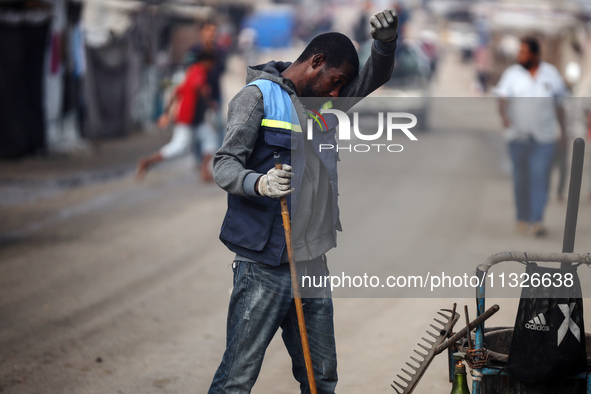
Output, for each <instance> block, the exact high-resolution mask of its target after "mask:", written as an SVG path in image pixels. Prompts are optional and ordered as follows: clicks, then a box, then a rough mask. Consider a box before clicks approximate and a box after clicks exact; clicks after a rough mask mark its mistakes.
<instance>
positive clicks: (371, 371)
mask: <svg viewBox="0 0 591 394" xmlns="http://www.w3.org/2000/svg"><path fill="white" fill-rule="evenodd" d="M475 102H476V101H475V100H464V101H461V102H456V103H455V104H454V103H453V102H452V104H454V105H451V106H450V105H449V104H450V100H438V101H435V102H434V105H433V113H432V114H431V122H432V124H433V131H432V132H430V133H427V134H418V138H419V141H417V142H414V143H413V144H411V143H409V142H408V141H404V142H400V143H402V144H404V147H405V150H404V151H403V152H402V153H398V154H391V155H379V156H376V157H375V159H372V160H361V161H360V160H358V157H356V156H353V154H348V153H346V152H345V153H344V154H343V155H342V162H341V185H342V186H341V212H342V221H343V225H344V229H345V232H344V233H342V234H341V235H340V238H339V247H338V248H337V249H336V250H335V251H332V252H331V253H330V254H329V266H330V267H331V269H332V270H333V273H338V272H341V271H343V272H347V273H350V274H353V275H356V274H357V273H363V272H368V273H371V274H376V275H391V274H394V273H397V272H410V273H412V272H417V273H423V272H425V271H428V270H430V271H433V272H436V271H438V272H439V271H446V270H449V271H451V270H458V271H463V272H468V273H469V272H472V271H473V269H474V267H475V266H476V265H477V264H478V263H479V262H480V261H482V260H483V259H484V258H485V257H486V256H488V255H490V254H492V253H495V252H499V251H503V250H539V251H559V250H560V248H561V244H562V243H561V240H562V226H563V223H564V209H565V206H564V205H560V204H557V203H555V202H552V203H551V204H550V205H549V207H548V211H547V224H548V227H549V230H550V235H549V237H548V238H546V239H544V240H535V239H533V238H529V237H525V236H520V237H518V236H516V235H515V233H514V231H513V205H512V200H511V193H510V177H509V174H508V172H507V163H506V156H505V151H504V146H503V143H502V141H501V139H500V136H499V135H498V133H497V131H496V127H497V124H496V122H497V121H498V120H497V119H496V115H495V113H494V110H493V108H494V107H490V106H487V105H480V104H478V105H477V104H475ZM454 108H455V109H456V111H455V112H454V111H453V109H454ZM400 141H402V140H400ZM368 174H370V175H368ZM378 181H379V182H378ZM376 185H377V186H376ZM584 190H586V189H584ZM0 209H1V211H0V216H1V217H2V220H1V221H0V236H1V239H2V243H1V244H0V392H5V393H204V392H206V390H207V387H208V385H209V383H210V381H211V378H212V376H213V373H214V371H215V369H216V367H217V365H218V363H219V361H220V359H221V355H222V352H223V349H224V338H225V314H226V308H227V301H228V297H229V290H230V287H231V279H232V275H231V274H232V272H231V268H230V264H231V259H232V254H231V253H230V252H228V251H227V250H226V249H225V247H224V246H223V245H222V244H221V243H220V242H219V241H218V231H219V227H220V224H221V220H222V218H223V214H224V211H225V194H224V192H223V191H221V190H220V189H218V188H217V187H216V186H214V185H203V184H200V183H199V182H198V181H197V176H196V174H195V172H194V171H193V170H192V168H191V162H190V159H189V158H187V159H183V160H179V161H176V162H174V163H171V164H169V165H166V166H163V167H161V168H159V169H157V170H156V171H154V172H153V173H151V174H150V175H149V176H148V178H147V179H146V181H145V182H144V183H141V184H138V183H136V182H135V181H134V180H133V179H132V178H131V176H127V177H123V178H119V179H116V180H112V181H109V182H104V183H97V184H91V185H87V186H84V187H80V188H71V189H67V190H63V191H60V192H56V193H53V194H51V195H49V196H45V197H44V198H40V199H37V200H33V201H28V202H27V201H24V202H18V201H12V202H11V203H10V204H6V205H3V206H2V207H1V208H0ZM590 215H591V207H590V206H589V204H586V202H584V203H583V204H582V207H581V211H580V216H579V233H578V238H577V244H576V245H577V246H576V250H577V251H586V250H588V249H591V220H589V218H590ZM582 270H583V274H582V276H585V275H587V276H589V275H588V271H587V269H586V268H582ZM471 294H472V293H471V292H470V293H469V295H468V297H471ZM363 295H364V293H363V292H359V293H355V292H353V293H347V294H345V295H344V296H343V297H337V298H335V309H336V311H335V324H336V336H337V349H338V354H339V375H340V382H339V385H338V387H337V388H338V392H340V393H361V392H363V393H389V392H393V391H392V389H391V388H390V387H389V384H390V381H391V380H392V379H393V378H394V377H395V375H396V374H397V373H399V368H400V367H401V366H403V363H404V361H407V360H408V356H409V355H411V352H412V349H413V348H414V346H415V345H414V344H415V343H416V342H417V341H418V340H419V338H420V337H421V336H423V334H422V333H421V332H422V331H423V330H424V329H426V328H427V327H428V324H429V323H430V320H431V319H432V317H434V316H435V312H436V311H437V310H438V309H440V308H446V307H450V306H451V303H452V302H458V303H459V304H460V305H464V304H468V305H469V307H470V310H471V313H472V315H473V316H474V314H475V313H474V301H473V300H472V299H461V298H458V297H457V296H456V295H455V294H450V297H449V298H448V299H443V298H410V299H409V298H388V297H383V298H363ZM425 295H427V294H425ZM500 302H501V307H502V309H501V312H500V313H499V314H498V316H496V317H495V318H494V319H495V320H494V325H512V323H513V319H514V316H515V306H516V301H515V300H500ZM588 321H589V320H588ZM446 368H447V366H446V361H445V359H444V358H443V357H439V358H437V359H436V360H435V362H434V364H432V366H431V367H430V369H429V370H428V372H427V374H426V376H425V377H424V379H423V381H421V384H420V386H419V389H418V390H417V392H419V393H422V392H447V391H448V390H450V387H449V384H448V383H447V375H446ZM297 391H298V389H297V384H296V383H295V381H294V380H293V378H292V377H291V372H290V361H289V358H288V356H287V353H286V352H285V350H284V349H283V346H282V343H281V340H280V338H278V337H277V338H275V340H274V341H273V343H272V345H271V347H270V348H269V350H268V352H267V356H266V359H265V363H264V365H263V370H262V372H261V376H260V379H259V381H258V383H257V385H256V386H255V390H254V392H255V393H295V392H297Z"/></svg>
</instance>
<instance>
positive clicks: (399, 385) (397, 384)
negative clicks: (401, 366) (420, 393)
mask: <svg viewBox="0 0 591 394" xmlns="http://www.w3.org/2000/svg"><path fill="white" fill-rule="evenodd" d="M394 384H395V385H396V386H398V387H400V388H401V389H402V390H403V391H402V392H404V390H406V388H407V387H408V386H406V387H405V386H403V385H401V384H400V383H398V382H397V381H394Z"/></svg>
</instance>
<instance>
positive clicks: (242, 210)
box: [220, 79, 341, 266]
mask: <svg viewBox="0 0 591 394" xmlns="http://www.w3.org/2000/svg"><path fill="white" fill-rule="evenodd" d="M251 85H255V86H257V87H258V88H259V89H260V90H261V92H262V94H263V105H264V116H263V119H262V121H261V125H260V128H259V133H258V138H257V140H256V143H255V146H254V148H253V151H252V153H251V155H250V157H249V158H248V160H247V161H246V168H248V169H252V170H254V171H255V172H257V173H261V174H265V173H267V171H269V169H271V168H272V167H274V166H275V163H274V159H273V156H274V153H275V152H277V153H279V154H280V155H281V162H282V163H284V164H290V165H292V171H293V173H294V177H293V178H292V180H291V185H292V187H293V188H295V192H294V193H292V194H290V195H289V196H288V206H289V208H290V211H291V209H295V207H296V205H297V203H298V197H299V195H298V191H299V189H300V187H299V186H300V184H301V181H302V173H303V170H304V166H305V153H304V144H305V141H304V133H303V132H302V127H301V126H300V121H299V119H298V116H297V113H296V110H295V108H294V105H293V103H292V101H291V98H290V96H289V94H288V93H287V92H286V91H285V90H284V89H283V88H282V87H281V86H280V85H279V84H277V83H276V82H273V81H270V80H267V79H258V80H256V81H253V82H251V83H249V84H248V85H246V86H251ZM326 119H327V120H328V123H329V124H332V128H331V129H329V130H325V131H322V132H314V133H313V139H312V141H311V143H312V146H319V144H321V143H323V144H333V145H335V146H336V142H335V130H334V127H335V126H336V125H337V124H336V123H335V121H336V120H335V119H336V117H335V119H332V118H331V117H326ZM302 120H303V119H302ZM329 127H331V126H329ZM316 154H317V155H318V156H319V158H320V160H321V162H322V163H323V165H324V167H325V168H326V170H327V171H328V176H329V180H330V184H331V186H332V195H333V201H332V206H333V227H334V230H333V231H334V232H335V234H334V236H335V239H336V230H340V229H341V228H340V222H339V218H338V217H339V211H338V203H337V197H338V188H337V179H338V178H337V166H336V163H337V160H338V154H337V153H336V152H335V151H332V150H323V151H322V152H316ZM292 155H294V157H293V159H294V160H292ZM220 240H221V241H222V242H223V243H224V244H225V245H226V246H227V247H228V249H230V250H231V251H233V252H235V253H236V254H238V255H241V256H244V257H247V258H249V259H252V260H254V261H257V262H261V263H265V264H269V265H273V266H276V265H279V264H280V263H281V256H282V253H283V251H284V249H285V232H284V229H283V219H282V217H281V207H280V202H279V200H276V199H272V198H269V197H250V196H239V195H235V194H230V193H228V210H227V212H226V216H225V218H224V222H223V223H222V229H221V233H220Z"/></svg>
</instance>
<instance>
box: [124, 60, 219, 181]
mask: <svg viewBox="0 0 591 394" xmlns="http://www.w3.org/2000/svg"><path fill="white" fill-rule="evenodd" d="M214 64H215V57H214V56H213V55H212V54H210V53H208V52H203V53H201V54H200V55H199V57H198V58H197V62H196V63H194V64H193V65H191V66H190V67H189V68H188V69H187V72H186V74H185V78H184V80H183V82H181V83H180V84H179V85H178V86H177V88H176V89H175V91H174V93H173V94H172V96H171V99H170V101H169V103H168V105H167V107H166V110H165V111H164V113H163V114H162V116H161V117H160V119H158V126H159V127H161V128H166V127H167V126H168V124H169V123H170V121H171V118H173V121H174V128H173V134H172V139H171V140H170V142H169V143H168V144H166V145H165V146H163V147H162V148H160V149H159V150H158V151H157V152H155V153H154V154H152V155H150V156H148V157H145V158H142V159H141V160H140V162H139V163H138V167H137V171H136V179H137V180H142V179H143V178H144V176H145V174H146V171H147V170H148V169H149V168H150V167H152V166H154V165H155V164H157V163H160V162H161V161H163V160H166V159H170V158H173V157H176V156H179V155H181V154H183V153H184V152H186V151H188V150H189V148H190V147H191V143H192V141H193V140H194V139H195V138H198V139H200V141H201V144H202V149H203V152H204V155H203V159H202V161H201V163H200V174H201V179H202V180H204V181H206V182H211V181H212V180H213V177H212V174H211V169H210V167H211V163H212V159H213V154H214V153H215V151H216V150H217V140H216V136H215V133H214V132H213V131H210V130H211V128H206V127H202V128H199V133H198V134H196V133H195V132H194V123H197V124H199V125H201V124H202V123H204V121H205V114H206V111H207V109H208V108H211V107H212V100H211V99H210V96H211V87H210V86H209V84H208V82H207V74H208V72H209V70H211V69H212V68H213V66H214Z"/></svg>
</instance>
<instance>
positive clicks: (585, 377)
mask: <svg viewBox="0 0 591 394" xmlns="http://www.w3.org/2000/svg"><path fill="white" fill-rule="evenodd" d="M584 146H585V143H584V141H583V140H582V139H580V138H578V139H576V140H575V142H574V149H573V159H572V167H571V181H570V188H569V196H568V205H567V212H566V222H565V230H564V241H563V247H562V253H542V252H527V253H526V252H501V253H497V254H494V255H492V256H490V257H488V258H487V259H486V260H485V261H484V262H483V263H482V264H480V265H479V266H478V267H477V269H476V276H477V277H478V278H479V284H480V285H479V287H478V288H477V290H476V303H477V314H478V316H477V318H476V319H475V320H474V321H472V322H470V320H469V317H468V308H467V306H466V307H465V314H466V326H465V327H464V328H463V329H462V330H460V331H458V332H457V333H455V334H454V333H453V327H454V325H455V324H456V322H457V321H458V320H459V318H460V315H459V313H457V312H456V305H455V304H454V306H453V309H451V310H449V309H441V310H440V311H439V312H438V314H439V315H440V317H439V318H435V319H434V321H435V322H436V323H437V325H434V324H431V325H430V327H431V329H430V330H428V331H427V334H428V335H429V336H430V337H431V338H422V339H423V343H418V346H419V347H420V348H421V350H420V351H418V350H415V353H416V354H417V355H418V356H419V357H418V358H417V357H414V356H411V357H410V358H411V361H412V363H411V362H407V363H406V365H407V366H408V367H409V368H410V370H406V369H404V368H403V369H402V372H403V373H404V374H405V375H406V376H404V375H400V374H399V375H396V376H397V378H398V379H397V380H394V381H393V384H392V385H391V386H392V388H393V389H394V390H395V391H396V393H397V394H410V393H412V392H413V391H414V389H415V388H416V386H417V384H418V383H419V380H420V379H421V377H422V376H423V374H424V373H425V370H426V369H427V367H428V366H429V365H430V363H431V361H432V360H433V358H434V357H435V356H436V355H437V354H440V353H441V352H443V351H444V350H446V349H447V350H448V359H449V361H450V364H449V365H450V368H449V375H450V382H451V381H452V379H453V377H454V368H455V365H454V363H453V362H452V360H453V359H454V353H455V354H456V356H458V355H465V356H464V357H465V360H466V362H467V364H468V366H469V367H470V371H471V375H472V378H473V379H472V394H497V393H498V394H526V393H527V394H534V393H535V394H558V393H560V394H571V393H572V394H574V393H576V394H583V393H587V394H591V334H588V333H584V332H583V333H582V334H584V338H585V344H586V349H584V350H585V351H586V355H587V363H586V365H583V364H584V361H585V360H584V354H583V349H581V348H579V349H580V355H581V359H580V361H581V366H582V367H586V368H581V369H585V372H581V373H578V374H573V375H572V376H568V377H566V378H560V379H553V380H551V381H549V382H548V381H545V382H543V383H539V382H534V383H527V382H524V381H522V380H519V379H517V378H516V377H515V376H512V375H511V374H509V373H508V372H507V371H506V370H505V368H506V366H507V363H508V361H509V353H510V352H509V350H510V345H511V343H512V338H513V332H514V328H513V327H497V328H489V329H485V327H484V322H485V320H487V319H488V318H490V317H491V316H492V315H494V314H495V313H496V312H497V311H498V310H499V306H498V305H493V306H492V307H490V308H489V309H485V290H486V279H487V275H488V273H489V270H490V269H491V268H492V267H493V266H494V265H496V264H499V263H501V262H520V263H525V264H529V263H548V264H557V263H560V265H561V266H560V268H562V269H564V270H568V269H569V268H570V272H573V265H574V264H577V265H580V264H586V265H591V253H573V250H574V241H575V232H576V223H577V216H578V206H579V196H580V190H581V179H582V171H583V155H584ZM575 269H576V268H575ZM577 298H582V296H577ZM442 318H443V320H441V319H442ZM474 329H475V334H474V336H473V335H471V332H472V331H473V330H474ZM579 334H580V333H579ZM472 338H474V340H472ZM473 343H474V344H473ZM569 358H570V356H569ZM567 371H568V369H567Z"/></svg>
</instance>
